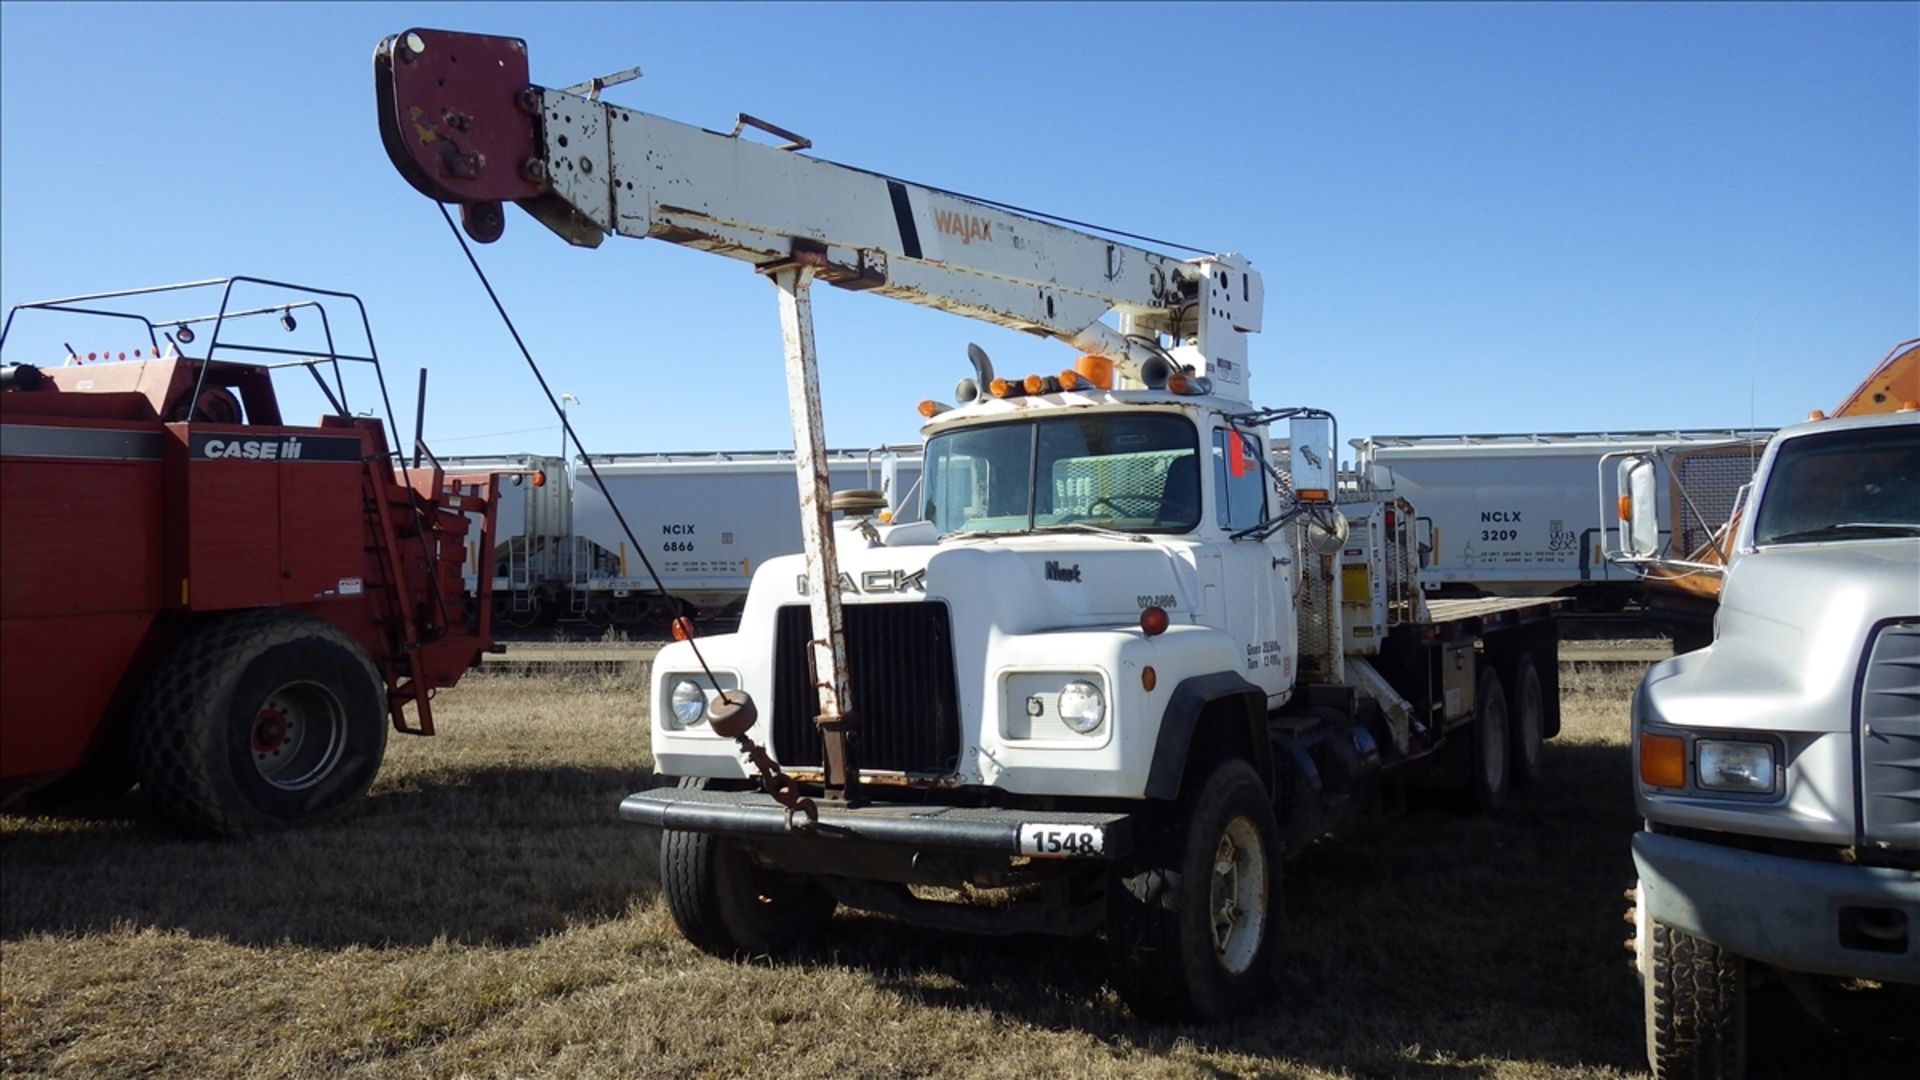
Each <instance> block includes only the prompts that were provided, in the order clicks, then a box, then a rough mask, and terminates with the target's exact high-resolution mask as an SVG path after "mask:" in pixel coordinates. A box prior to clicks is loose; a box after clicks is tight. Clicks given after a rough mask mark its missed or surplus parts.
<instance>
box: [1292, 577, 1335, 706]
mask: <svg viewBox="0 0 1920 1080" xmlns="http://www.w3.org/2000/svg"><path fill="white" fill-rule="evenodd" d="M1301 564H1302V565H1303V566H1304V568H1305V572H1304V573H1303V574H1301V579H1302V580H1301V582H1300V666H1301V668H1302V669H1303V671H1304V672H1305V673H1308V674H1311V675H1313V676H1314V677H1316V678H1317V679H1319V680H1321V681H1325V680H1327V679H1330V678H1332V677H1333V676H1334V674H1335V673H1336V664H1335V654H1336V652H1337V650H1338V649H1339V646H1340V643H1339V642H1338V641H1336V640H1335V638H1334V627H1335V626H1337V625H1338V621H1337V620H1336V619H1335V617H1334V615H1335V612H1334V610H1333V609H1334V599H1333V575H1334V574H1335V572H1336V571H1337V568H1336V567H1335V566H1334V557H1333V556H1332V555H1315V554H1313V553H1311V552H1308V553H1307V554H1306V557H1305V558H1304V559H1302V560H1301Z"/></svg>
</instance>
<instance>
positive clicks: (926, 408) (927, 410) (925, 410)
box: [919, 398, 940, 420]
mask: <svg viewBox="0 0 1920 1080" xmlns="http://www.w3.org/2000/svg"><path fill="white" fill-rule="evenodd" d="M919 409H920V415H921V416H924V417H926V418H928V419H929V420H931V419H932V418H933V414H934V413H937V412H939V411H940V407H939V406H938V405H936V404H934V401H933V399H932V398H928V399H927V400H925V401H922V402H921V403H920V405H919Z"/></svg>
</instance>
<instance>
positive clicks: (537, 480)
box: [533, 469, 547, 487]
mask: <svg viewBox="0 0 1920 1080" xmlns="http://www.w3.org/2000/svg"><path fill="white" fill-rule="evenodd" d="M533 486H534V487H546V486H547V471H546V470H545V469H535V470H534V471H533Z"/></svg>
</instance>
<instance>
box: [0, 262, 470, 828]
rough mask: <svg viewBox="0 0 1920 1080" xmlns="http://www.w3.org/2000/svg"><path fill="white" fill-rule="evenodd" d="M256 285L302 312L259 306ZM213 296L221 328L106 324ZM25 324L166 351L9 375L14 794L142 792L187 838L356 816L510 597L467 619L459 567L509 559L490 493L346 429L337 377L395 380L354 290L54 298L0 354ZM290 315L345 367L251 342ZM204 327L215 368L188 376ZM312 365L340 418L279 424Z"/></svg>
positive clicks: (374, 424)
mask: <svg viewBox="0 0 1920 1080" xmlns="http://www.w3.org/2000/svg"><path fill="white" fill-rule="evenodd" d="M236 286H248V287H253V286H259V287H264V288H269V289H274V290H298V292H299V293H300V294H301V295H302V296H303V297H305V299H303V300H301V301H299V302H291V303H280V304H274V305H272V306H270V307H265V308H257V309H250V310H238V309H235V308H234V307H232V305H231V303H230V301H231V297H232V295H233V292H234V289H235V287H236ZM208 288H220V289H221V303H220V311H219V313H218V314H216V315H209V316H199V317H193V318H186V319H172V320H164V321H160V320H155V319H153V318H151V317H149V316H146V315H140V314H133V315H129V314H126V313H125V312H124V311H122V310H119V309H113V310H109V309H108V308H107V307H105V306H104V305H108V304H110V303H111V302H114V301H122V302H131V301H132V300H133V299H136V298H137V299H138V300H140V301H141V302H142V303H143V304H150V302H151V301H152V299H153V297H154V296H155V294H157V293H163V292H177V291H180V290H205V289H208ZM202 295H204V293H202ZM329 301H333V302H337V303H351V304H352V305H353V306H354V309H355V310H356V312H357V313H359V321H360V329H361V330H362V331H363V332H366V334H367V336H366V341H367V350H366V354H365V355H350V354H346V353H342V352H340V351H338V350H337V349H335V348H334V344H333V340H334V328H333V326H332V325H331V322H330V320H329V319H328V318H327V313H326V304H327V303H328V302H329ZM303 309H313V311H312V312H311V313H308V312H306V311H304V310H303ZM27 310H40V311H53V312H66V313H80V314H89V315H113V316H118V317H120V318H131V319H134V320H136V321H137V322H138V323H140V324H142V326H141V328H142V330H143V333H142V337H144V338H145V340H146V344H145V345H143V346H142V347H141V348H140V349H138V350H135V351H134V352H133V355H132V357H131V358H116V359H113V360H109V361H105V362H86V361H85V359H84V358H83V357H79V356H74V355H69V357H68V363H67V364H65V365H63V366H59V367H53V368H47V369H40V368H35V367H32V366H29V365H24V364H20V365H10V366H7V367H6V368H5V369H4V375H0V379H3V380H4V390H0V798H11V797H13V796H15V795H19V794H24V793H26V792H29V791H31V790H33V789H35V788H38V787H42V786H46V785H48V784H49V783H53V782H59V781H63V780H64V781H65V784H66V786H67V787H69V788H76V787H81V786H102V785H104V786H109V787H119V786H124V785H126V784H128V783H130V782H132V781H136V780H137V781H138V782H139V783H140V785H141V786H142V788H143V789H144V790H145V791H146V792H147V793H148V794H149V795H150V796H151V797H152V799H153V800H154V802H155V803H156V804H157V805H158V806H159V808H160V809H161V810H162V811H163V812H164V813H165V814H166V815H167V816H168V817H170V818H172V819H173V820H175V821H176V822H178V823H180V824H182V825H185V826H188V827H190V828H194V829H198V830H203V831H211V832H217V833H227V834H236V833H246V832H253V831H258V830H263V829H270V828H274V827H279V826H285V825H290V824H296V823H299V822H303V821H309V820H313V819H316V818H320V817H324V816H326V815H328V814H331V813H334V812H337V811H339V810H340V809H342V808H343V807H345V806H347V805H348V804H350V803H351V802H353V801H354V800H355V799H357V798H358V797H359V796H360V795H361V794H362V793H364V792H365V791H366V789H367V786H368V785H369V784H370V783H372V781H373V777H374V774H375V772H377V771H378V769H379V765H380V759H381V756H382V754H383V752H384V750H385V748H386V739H387V727H388V725H389V724H391V725H392V726H393V728H394V729H395V730H398V731H402V732H408V733H413V734H432V732H433V719H432V712H431V708H430V705H429V699H430V695H431V693H432V692H433V691H434V690H437V689H439V688H441V687H446V686H452V685H453V684H454V683H455V682H457V681H458V680H459V679H460V677H461V675H462V674H464V673H465V671H466V670H467V669H468V668H469V667H471V666H473V665H474V664H476V663H478V661H479V658H480V656H481V654H482V653H483V652H485V651H486V649H487V647H488V644H489V627H488V615H489V610H490V607H491V604H490V603H489V600H490V597H488V596H485V595H482V596H481V597H480V598H479V602H478V603H477V604H475V605H473V607H472V608H471V609H469V608H468V607H467V605H466V601H465V597H464V589H463V583H462V575H461V569H462V565H463V563H464V562H465V561H466V559H467V558H468V555H469V547H468V544H469V538H470V536H471V539H472V540H473V541H475V542H476V543H477V547H476V548H475V550H479V551H489V550H491V547H492V542H493V540H492V533H493V500H494V488H493V483H492V481H491V480H490V479H489V480H487V481H484V482H481V483H473V482H471V481H460V480H449V479H447V478H446V477H445V476H444V474H443V473H442V472H441V470H440V468H439V467H438V465H437V464H435V463H433V462H431V461H428V462H427V463H426V464H425V465H424V466H422V465H421V464H420V463H419V458H418V456H417V454H416V459H415V464H414V465H412V466H408V465H407V463H406V461H405V460H404V458H401V457H399V456H397V455H396V454H394V453H393V452H392V451H391V450H390V449H389V446H388V441H387V435H386V430H385V427H384V426H383V425H382V423H381V422H380V421H379V420H377V419H373V418H371V417H365V416H354V415H351V414H350V413H349V412H348V410H347V409H346V407H345V401H346V383H345V380H344V379H343V378H342V377H341V364H342V362H343V361H344V362H354V361H359V362H364V363H367V364H369V365H371V366H372V367H373V369H374V371H375V373H376V374H378V371H379V368H378V360H377V358H376V357H375V356H374V354H373V348H372V337H371V333H370V331H367V328H366V324H365V316H364V312H363V311H361V309H360V308H359V301H358V300H357V299H355V298H353V297H351V296H349V295H348V294H344V293H331V292H326V291H324V290H313V289H301V288H299V287H296V286H286V285H282V284H280V283H276V282H265V281H261V280H259V279H247V278H234V279H222V280H219V281H213V282H196V283H192V284H190V285H186V286H167V287H162V288H161V289H154V290H136V291H134V292H130V293H109V294H98V295H94V296H88V297H77V298H70V299H67V300H58V301H46V302H43V303H39V304H28V305H21V306H19V307H16V308H15V309H13V310H12V311H11V312H9V314H8V316H7V323H6V328H5V329H4V330H0V344H4V342H5V340H6V336H7V334H8V333H9V332H11V331H12V329H13V322H14V317H15V315H17V314H19V313H21V312H22V311H27ZM295 311H303V317H306V318H312V317H314V316H315V315H317V316H318V322H319V323H320V328H321V329H322V330H323V331H324V336H325V339H326V341H325V348H324V350H317V351H313V352H302V351H301V350H297V349H287V348H278V347H271V346H264V345H257V344H251V343H249V342H250V341H251V340H252V339H250V338H247V337H246V336H245V334H244V333H243V332H242V331H240V330H239V329H238V328H240V327H244V326H245V325H247V324H248V323H249V322H250V321H252V322H257V321H259V320H261V319H262V318H263V317H264V318H267V319H272V318H275V317H277V319H278V320H279V321H280V322H281V324H282V325H283V326H284V327H286V328H287V329H288V330H292V329H293V327H294V325H295V320H294V318H293V313H294V312H295ZM200 323H211V324H212V331H211V334H210V335H209V341H208V344H207V348H206V351H205V352H204V353H203V354H202V355H201V356H200V357H198V358H195V357H191V356H187V355H182V351H183V349H184V343H190V342H191V341H193V340H194V337H195V334H194V330H193V327H194V325H195V324H200ZM203 332H204V331H203ZM223 336H224V338H225V340H223ZM163 338H165V339H166V340H165V342H164V347H163V342H162V339H163ZM117 355H118V356H119V357H124V356H125V354H117ZM221 355H226V356H234V355H244V356H246V360H245V361H235V360H228V359H219V358H217V357H218V356H221ZM76 361H77V362H76ZM291 368H304V369H305V370H306V371H308V372H309V373H311V374H312V375H313V378H314V381H315V382H316V383H317V384H319V386H320V388H321V391H322V393H324V394H325V396H326V398H327V399H328V401H329V403H330V404H331V405H332V407H333V408H334V410H335V415H329V416H326V417H324V418H322V419H321V421H320V423H319V424H318V426H314V427H296V426H290V425H288V424H286V423H285V422H284V421H283V420H282V417H281V414H280V405H279V400H278V398H277V397H276V394H275V388H274V385H273V380H272V372H273V370H275V369H291ZM322 370H330V371H331V373H332V375H333V385H332V386H329V385H328V382H327V380H326V379H325V378H323V377H322V374H321V372H322ZM380 387H381V396H382V398H383V399H384V397H385V385H384V379H382V380H381V383H380ZM336 390H337V391H338V392H337V393H336V392H335V391H336ZM479 581H480V588H481V589H482V591H483V594H484V592H485V591H487V590H488V588H489V587H490V585H491V579H490V577H488V576H487V575H484V574H482V575H479ZM408 702H412V703H413V704H414V706H415V709H414V722H412V723H409V722H408V721H407V718H406V713H405V709H406V705H407V703H408Z"/></svg>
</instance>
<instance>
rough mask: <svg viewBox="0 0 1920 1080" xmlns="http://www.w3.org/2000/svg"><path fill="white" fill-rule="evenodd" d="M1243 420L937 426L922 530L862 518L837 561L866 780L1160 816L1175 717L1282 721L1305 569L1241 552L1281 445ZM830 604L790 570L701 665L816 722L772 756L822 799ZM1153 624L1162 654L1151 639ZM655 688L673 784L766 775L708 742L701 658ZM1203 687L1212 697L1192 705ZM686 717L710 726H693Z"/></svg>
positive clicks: (1184, 401) (1066, 401)
mask: <svg viewBox="0 0 1920 1080" xmlns="http://www.w3.org/2000/svg"><path fill="white" fill-rule="evenodd" d="M1233 405H1234V403H1232V402H1228V401H1223V400H1218V399H1213V398H1209V397H1198V396H1182V395H1179V394H1175V393H1173V392H1171V391H1167V390H1164V389H1159V390H1146V389H1142V390H1131V391H1128V390H1121V391H1109V390H1099V389H1095V388H1089V389H1086V390H1082V391H1077V392H1074V391H1068V392H1062V393H1059V394H1053V395H1044V396H1042V395H1033V396H1023V397H1014V398H998V397H992V396H984V395H983V397H982V398H981V399H980V400H978V401H976V402H974V403H972V404H969V405H967V406H965V407H963V408H960V409H955V410H952V411H948V412H943V413H941V414H939V415H936V416H934V417H933V418H931V419H930V420H929V422H928V423H927V424H926V426H925V431H924V434H925V435H926V437H927V443H926V471H925V476H924V479H923V484H922V487H923V495H922V503H921V509H922V515H921V516H922V519H923V520H921V521H918V522H913V523H908V524H898V525H892V524H876V523H875V522H874V521H873V520H872V519H869V518H858V517H856V518H854V519H852V520H843V521H842V522H841V524H840V527H839V529H838V532H837V535H836V538H835V539H836V542H837V545H838V549H839V553H840V554H839V559H840V570H841V583H840V584H841V588H842V590H843V595H844V596H845V598H846V601H847V605H846V607H845V608H844V609H843V611H844V614H845V617H846V621H847V628H848V636H849V638H850V641H851V643H852V644H851V648H852V655H851V656H850V658H849V665H850V668H851V671H850V675H851V681H852V684H853V691H852V702H851V707H852V711H853V712H855V713H856V714H858V715H859V716H860V717H861V722H862V724H863V725H864V727H863V734H862V735H861V736H859V738H860V745H861V748H862V767H863V769H867V770H875V771H878V772H879V773H882V774H886V775H887V776H888V779H889V780H891V781H894V782H897V783H900V784H906V785H914V784H932V785H942V786H946V785H955V784H957V785H960V786H963V787H964V786H972V785H985V786H989V787H992V788H995V789H998V790H1000V791H1003V792H1021V793H1031V794H1057V795H1073V796H1079V797H1090V798H1097V797H1117V798H1143V797H1145V796H1146V794H1147V791H1148V787H1149V779H1150V775H1151V773H1152V769H1153V762H1154V749H1155V748H1154V740H1153V735H1154V732H1155V729H1156V728H1157V727H1158V726H1159V721H1160V718H1161V716H1162V714H1163V713H1164V712H1165V711H1166V709H1167V707H1168V704H1169V702H1170V701H1172V700H1173V699H1174V698H1175V696H1176V695H1182V696H1186V695H1193V694H1202V696H1203V697H1206V698H1209V699H1210V698H1212V697H1215V696H1218V690H1220V689H1227V688H1230V689H1231V693H1232V695H1233V696H1236V697H1241V698H1244V699H1245V700H1246V701H1247V702H1248V703H1249V704H1251V705H1255V706H1257V707H1258V712H1259V713H1260V714H1262V715H1264V713H1265V712H1266V710H1267V709H1270V708H1278V707H1280V706H1281V705H1284V704H1285V703H1286V701H1287V700H1288V696H1289V694H1290V692H1291V689H1292V684H1293V681H1294V673H1295V668H1296V664H1297V654H1296V648H1297V642H1296V628H1295V626H1294V611H1293V603H1292V590H1293V582H1292V579H1291V577H1290V575H1289V574H1288V573H1286V572H1285V570H1286V568H1287V567H1289V566H1291V565H1292V564H1293V562H1294V559H1293V557H1292V555H1291V548H1290V546H1289V545H1288V544H1287V543H1286V542H1285V540H1284V539H1283V538H1281V535H1280V534H1277V533H1276V534H1275V535H1274V536H1273V537H1270V538H1268V539H1253V538H1251V537H1248V538H1242V539H1239V540H1236V539H1234V535H1233V534H1234V533H1235V532H1236V531H1238V530H1242V529H1246V528H1249V527H1252V526H1257V525H1259V524H1260V523H1261V522H1262V521H1264V520H1266V517H1267V514H1268V512H1269V509H1270V506H1271V503H1272V502H1273V501H1277V500H1276V497H1275V495H1274V494H1273V493H1272V492H1270V490H1269V488H1270V484H1269V482H1268V479H1267V475H1266V473H1265V472H1264V471H1263V470H1262V467H1261V464H1260V462H1261V460H1262V458H1263V456H1264V454H1265V446H1264V440H1263V438H1262V436H1260V435H1259V434H1250V433H1246V432H1243V431H1241V430H1240V429H1238V428H1236V427H1235V426H1234V425H1233V424H1232V422H1231V420H1230V416H1231V415H1232V412H1230V411H1229V410H1230V409H1232V408H1233ZM813 587H815V584H814V583H813V582H811V581H810V580H809V579H808V576H807V573H806V568H805V563H804V560H803V559H802V558H801V557H800V556H797V555H796V556H786V557H783V558H780V559H776V560H772V561H770V562H768V563H767V564H766V565H765V566H764V567H763V568H762V570H761V571H760V572H759V573H757V574H756V575H755V577H754V582H753V586H752V589H751V591H750V593H749V596H748V601H747V605H746V609H745V611H744V612H743V615H742V619H741V623H740V628H739V631H738V632H737V633H735V634H731V635H726V636H724V637H718V638H712V639H706V640H705V641H704V642H703V645H704V648H705V652H706V656H707V660H708V663H709V664H710V665H712V666H713V667H714V669H715V673H716V674H719V675H721V676H722V678H723V681H724V679H725V678H727V677H729V676H731V677H733V678H738V679H740V680H742V683H741V685H743V686H745V688H746V689H747V690H748V691H749V692H750V693H751V694H753V695H754V696H755V697H756V698H758V699H759V700H763V701H775V702H778V703H779V705H780V706H787V705H794V706H797V707H795V708H791V709H788V708H784V707H782V708H776V709H775V710H774V716H773V717H772V718H771V719H772V720H773V731H772V732H771V736H772V744H773V745H774V747H775V749H776V752H777V756H778V757H779V760H780V761H781V763H782V765H783V766H784V767H786V768H787V769H788V770H789V771H794V770H795V769H796V768H797V769H798V770H799V771H800V773H801V774H802V775H805V770H806V769H807V768H808V767H809V766H814V767H817V766H818V765H819V764H820V762H819V760H818V753H819V751H818V748H817V746H813V745H811V744H814V743H817V739H816V738H815V736H814V732H813V730H812V728H813V724H812V717H813V715H814V713H815V711H816V710H815V708H814V707H813V705H812V704H811V702H810V701H808V700H807V695H808V693H809V691H810V689H811V686H810V683H809V681H808V678H807V673H806V670H805V666H804V663H805V661H804V657H803V656H802V655H801V646H802V645H803V644H804V642H805V639H806V637H807V625H806V621H805V619H804V616H805V614H806V603H807V597H808V592H809V590H810V589H812V588H813ZM1149 609H1152V610H1155V611H1158V612H1160V613H1161V615H1160V616H1158V617H1159V618H1162V619H1164V620H1165V628H1164V632H1162V633H1156V634H1151V635H1150V634H1149V633H1148V632H1147V631H1145V630H1143V629H1142V627H1141V620H1142V613H1143V612H1146V611H1148V610H1149ZM883 626H884V627H885V629H884V630H882V629H880V628H881V627H883ZM769 640H773V641H775V642H777V644H776V646H775V647H774V648H773V649H772V650H768V649H766V648H765V644H766V642H768V641H769ZM943 668H944V669H946V670H944V671H942V670H940V669H943ZM654 672H655V675H654V686H655V691H654V696H653V704H654V706H655V716H656V717H658V718H660V719H661V721H662V722H661V723H660V724H657V725H656V727H655V732H654V750H655V755H656V761H657V763H658V767H659V768H660V769H661V770H662V771H663V772H668V773H672V774H675V775H698V776H711V777H715V778H729V777H730V778H743V777H746V776H748V775H750V770H749V768H748V766H747V765H746V764H745V763H743V762H742V760H741V758H740V755H739V753H738V752H737V750H736V748H735V747H734V745H733V744H732V742H731V741H730V740H727V739H723V738H719V737H717V736H715V735H714V734H713V733H712V732H711V731H710V730H705V729H703V728H702V727H701V726H700V725H699V724H698V723H697V720H698V718H699V717H698V711H697V710H698V708H699V707H701V706H703V705H704V699H703V698H702V697H700V696H698V695H699V694H700V693H702V692H701V691H699V689H698V688H699V686H700V685H701V684H702V683H703V682H704V680H703V679H701V677H700V669H699V666H698V664H697V663H696V662H695V660H694V657H693V655H692V649H691V647H690V646H688V645H684V644H679V645H672V646H668V647H667V649H665V650H663V651H662V653H661V654H660V656H659V657H658V658H657V659H656V661H655V665H654ZM1188 678H1193V679H1210V680H1212V682H1213V683H1214V684H1216V689H1215V690H1209V691H1202V690H1200V689H1198V688H1197V687H1198V685H1199V684H1197V683H1196V684H1194V685H1189V686H1185V687H1184V689H1183V683H1184V682H1185V681H1186V680H1187V679H1188ZM681 716H685V717H687V718H688V719H689V720H692V721H695V722H693V723H688V724H685V725H684V726H674V725H675V721H676V720H677V719H678V718H679V717H681ZM910 731H911V732H917V733H918V734H914V735H907V734H906V732H910ZM883 732H885V733H886V734H882V733H883Z"/></svg>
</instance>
